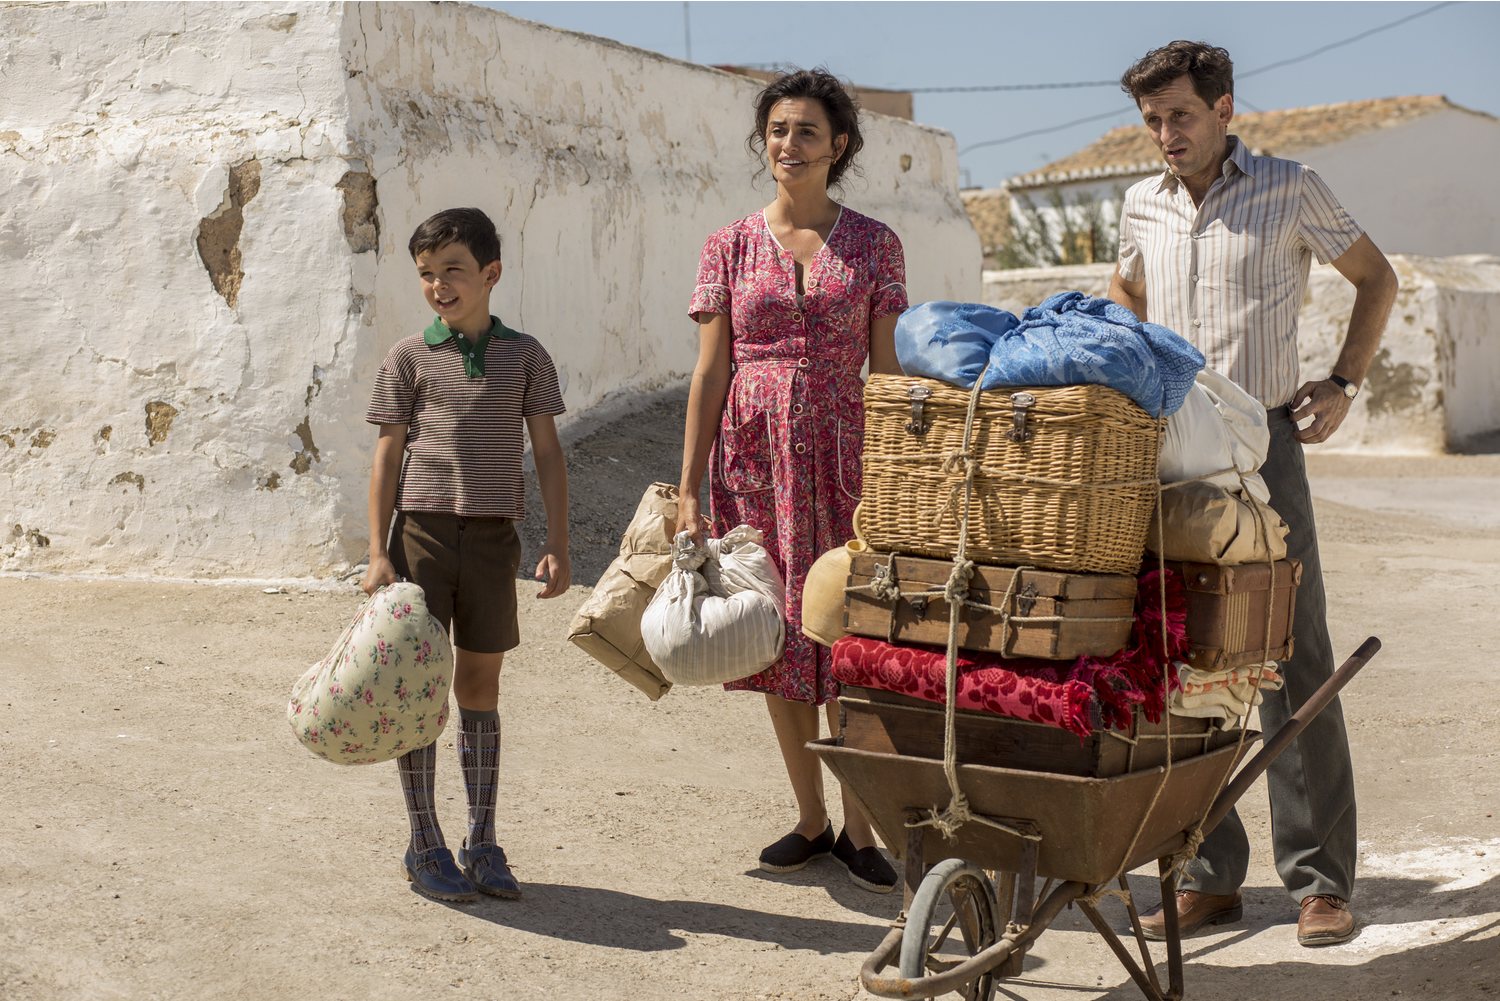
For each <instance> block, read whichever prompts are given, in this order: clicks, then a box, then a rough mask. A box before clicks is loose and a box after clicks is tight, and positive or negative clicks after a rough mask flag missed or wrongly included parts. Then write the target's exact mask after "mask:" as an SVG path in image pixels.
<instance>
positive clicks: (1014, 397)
mask: <svg viewBox="0 0 1500 1001" xmlns="http://www.w3.org/2000/svg"><path fill="white" fill-rule="evenodd" d="M1010 405H1011V415H1010V417H1011V423H1012V426H1011V429H1010V430H1009V431H1007V432H1005V437H1007V438H1009V439H1010V440H1011V441H1030V440H1031V436H1032V434H1033V433H1034V432H1033V431H1032V430H1031V429H1030V428H1028V427H1027V426H1026V415H1027V413H1028V412H1029V411H1030V410H1031V408H1032V407H1034V406H1036V397H1035V396H1032V395H1031V394H1030V393H1011V394H1010Z"/></svg>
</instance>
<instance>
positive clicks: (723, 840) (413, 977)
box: [0, 400, 1500, 1001]
mask: <svg viewBox="0 0 1500 1001" xmlns="http://www.w3.org/2000/svg"><path fill="white" fill-rule="evenodd" d="M679 413H680V404H674V403H673V402H672V401H671V400H668V401H665V402H664V403H663V404H662V405H661V406H659V407H657V408H655V409H654V410H652V411H648V415H647V416H648V417H649V418H650V419H642V418H641V417H639V415H637V416H636V417H633V418H632V419H631V421H630V422H629V423H628V424H617V425H611V426H609V427H606V428H603V429H599V431H598V432H597V433H596V434H594V435H593V436H592V437H590V438H587V439H585V440H583V441H579V442H576V443H575V445H574V447H573V449H572V460H571V461H572V464H573V479H574V485H575V486H574V494H575V505H574V509H575V522H577V524H578V527H577V528H576V529H575V537H576V539H577V542H578V553H577V555H576V557H575V559H576V563H577V566H578V571H579V572H578V578H579V579H582V580H589V581H591V580H593V578H594V577H595V576H596V575H597V573H598V571H599V569H600V568H602V566H603V564H604V562H607V558H608V556H609V550H610V549H611V548H612V547H613V544H614V539H615V538H616V537H617V533H618V531H619V529H620V528H621V527H622V526H623V522H624V521H625V520H626V518H627V517H628V515H629V512H630V509H631V508H632V507H633V505H634V500H635V498H636V497H638V496H639V493H640V490H641V488H642V487H643V486H644V484H645V483H646V482H648V481H649V480H651V479H660V478H664V477H665V478H671V477H672V473H673V470H675V468H676V463H677V459H676V455H675V454H674V449H676V448H679V447H680V444H679V443H680V438H676V437H675V435H677V434H678V431H677V430H676V426H675V424H674V421H675V420H676V419H677V418H676V415H677V414H679ZM1312 468H1313V472H1314V476H1315V488H1316V491H1317V493H1318V494H1319V496H1320V499H1321V498H1331V499H1330V500H1326V501H1322V502H1321V503H1320V506H1319V511H1318V516H1319V519H1320V526H1321V528H1322V534H1323V539H1324V561H1325V564H1326V565H1327V567H1328V586H1329V591H1330V594H1331V596H1332V613H1331V614H1332V627H1333V633H1334V639H1335V645H1336V647H1337V649H1338V650H1340V651H1341V652H1347V651H1349V650H1352V649H1353V647H1354V646H1355V645H1356V644H1357V643H1358V641H1359V640H1360V639H1362V638H1363V637H1364V636H1365V635H1367V634H1370V633H1375V634H1378V635H1380V636H1381V637H1382V639H1383V640H1384V642H1385V650H1384V652H1383V653H1382V654H1381V655H1380V656H1379V657H1378V658H1377V659H1376V660H1375V661H1374V662H1373V663H1372V664H1371V665H1370V667H1369V668H1368V669H1367V670H1366V672H1365V673H1364V674H1363V675H1362V676H1361V677H1360V678H1359V679H1358V680H1357V681H1356V683H1355V685H1354V686H1353V688H1352V689H1351V690H1350V691H1349V693H1348V694H1347V696H1346V698H1345V712H1346V714H1347V716H1348V718H1349V721H1350V728H1351V734H1352V739H1353V742H1354V753H1355V759H1356V765H1357V768H1358V781H1359V796H1360V806H1361V834H1362V870H1361V871H1362V880H1361V883H1360V887H1359V896H1358V899H1357V904H1358V908H1359V912H1360V914H1361V917H1362V919H1363V921H1364V929H1363V932H1362V934H1361V936H1360V937H1359V938H1358V939H1356V940H1355V941H1354V942H1353V943H1351V944H1349V945H1347V946H1345V947H1342V948H1339V949H1333V950H1322V951H1318V952H1313V951H1310V950H1305V949H1301V948H1299V947H1298V946H1297V945H1296V942H1295V934H1294V926H1293V924H1292V923H1291V922H1292V921H1293V920H1294V915H1295V912H1294V910H1293V909H1292V906H1291V904H1290V903H1289V902H1288V901H1287V900H1286V899H1285V898H1284V896H1283V895H1282V893H1281V891H1280V889H1279V884H1278V883H1277V882H1276V879H1275V875H1274V872H1273V870H1272V868H1271V865H1270V859H1269V856H1268V852H1266V851H1263V852H1261V854H1260V855H1258V856H1257V858H1256V860H1255V862H1254V864H1253V866H1252V869H1251V874H1250V882H1249V885H1248V886H1247V892H1246V897H1247V906H1246V920H1245V921H1244V922H1243V923H1242V924H1240V925H1237V926H1233V927H1231V928H1230V929H1228V930H1225V931H1222V932H1220V933H1219V934H1216V935H1212V936H1206V937H1202V938H1195V939H1193V940H1191V942H1190V944H1189V948H1188V957H1189V969H1188V989H1189V996H1190V997H1192V998H1194V999H1200V1001H1230V999H1232V1001H1246V999H1278V998H1293V997H1296V998H1303V997H1306V998H1334V999H1364V998H1385V997H1393V996H1399V997H1413V996H1416V997H1430V998H1434V999H1438V998H1441V999H1445V1001H1448V999H1452V1001H1458V999H1463V1001H1468V999H1482V998H1492V997H1497V996H1500V878H1497V877H1500V821H1497V819H1496V817H1495V812H1496V810H1497V808H1500V796H1497V790H1500V780H1497V777H1496V776H1497V774H1500V752H1497V750H1496V749H1495V748H1496V741H1495V737H1496V735H1497V734H1500V710H1497V708H1496V698H1495V695H1496V693H1497V692H1500V681H1497V680H1496V677H1497V676H1496V673H1495V667H1494V665H1495V663H1496V661H1497V660H1500V598H1497V595H1496V585H1497V584H1500V517H1497V516H1496V515H1495V511H1496V510H1500V508H1497V507H1496V506H1495V504H1494V500H1493V498H1494V497H1495V496H1496V495H1497V494H1500V457H1496V456H1473V457H1452V458H1445V459H1435V460H1397V459H1391V460H1370V459H1352V458H1341V457H1336V456H1328V457H1316V458H1315V459H1314V460H1313V462H1312ZM1464 498H1468V500H1467V501H1465V500H1464ZM287 592H288V593H283V594H265V593H263V592H262V590H261V588H260V587H247V586H227V585H212V584H159V583H157V584H153V583H149V582H80V581H51V580H37V579H29V580H27V579H17V578H5V579H0V608H4V609H5V610H6V612H7V615H6V618H7V628H6V629H5V631H4V636H5V640H4V642H3V644H0V679H3V694H0V755H3V760H4V766H3V768H0V776H3V793H4V799H3V801H4V806H3V808H0V838H3V843H4V844H5V846H6V848H7V851H5V852H4V854H3V857H0V998H4V999H6V1001H54V999H56V1001H62V999H67V1001H73V999H96V998H97V999H105V998H129V999H147V998H150V999H172V1001H177V999H181V1001H198V999H204V998H215V999H222V1001H259V999H280V998H289V997H294V996H295V997H316V998H320V999H338V998H350V999H355V998H358V999H384V998H404V997H424V998H425V997H454V998H501V997H505V998H510V997H534V998H546V999H615V998H619V999H626V998H629V999H638V998H646V999H656V998H661V999H724V1001H730V999H733V1001H739V999H745V1001H749V999H768V998H778V999H796V1001H820V999H849V998H855V997H859V996H860V992H859V989H858V984H857V971H858V968H859V964H860V963H861V962H862V960H863V958H864V955H865V954H866V953H867V952H868V951H869V950H870V949H871V948H873V947H874V945H875V944H876V942H877V941H878V940H879V939H880V937H881V935H882V934H883V926H884V924H885V923H886V922H888V921H889V920H890V919H891V918H892V917H893V916H894V914H895V912H896V910H897V908H898V906H899V900H898V899H896V898H894V897H876V896H872V895H869V894H866V893H864V892H862V891H860V890H858V889H856V888H855V887H853V886H852V885H851V884H849V883H848V882H847V881H846V879H845V878H844V876H843V874H842V871H841V870H837V869H836V868H835V867H834V866H832V865H831V864H826V863H824V864H820V865H815V866H813V867H811V868H809V869H808V870H805V871H804V872H802V873H799V874H796V875H794V876H792V877H788V878H778V879H772V878H767V877H764V876H762V875H760V874H759V873H757V872H755V871H754V868H753V865H754V857H755V854H756V852H757V851H758V849H759V848H760V846H761V845H763V844H766V843H768V842H769V841H771V840H773V839H774V838H775V837H777V836H779V835H780V834H781V833H783V831H784V829H785V828H786V826H787V824H788V817H789V810H790V804H789V793H788V792H787V790H786V788H785V783H784V780H783V779H782V777H781V776H780V774H779V767H780V766H779V762H778V759H777V757H776V755H775V751H774V748H773V746H772V739H771V733H770V728H769V726H768V725H767V723H766V720H765V718H764V710H763V709H762V708H761V705H760V704H759V702H758V700H757V699H756V698H755V697H753V696H730V695H726V694H724V693H721V692H717V691H687V690H677V691H674V692H673V693H671V694H670V695H669V696H668V697H667V698H666V699H665V700H663V701H662V702H660V703H657V704H652V703H649V702H648V701H647V700H646V699H645V698H644V697H642V696H640V695H639V694H638V693H636V692H635V691H634V689H631V688H629V687H628V686H626V685H625V684H623V683H622V682H620V681H618V680H617V679H615V678H614V677H613V676H612V675H610V674H609V673H608V672H607V671H605V670H604V669H603V668H601V667H599V666H598V665H597V664H594V663H593V662H591V661H589V660H588V659H587V658H585V657H584V656H583V655H582V654H581V653H579V652H578V651H576V650H574V649H573V648H571V647H570V646H569V645H567V644H566V643H565V642H564V641H563V639H562V637H563V635H564V631H565V626H566V623H567V620H568V618H569V617H570V616H571V614H572V612H573V610H574V609H575V608H576V606H577V604H578V603H579V602H580V601H581V600H582V598H583V596H584V594H585V593H586V591H585V589H584V588H582V587H578V588H575V589H574V593H572V594H570V595H568V596H566V597H564V598H562V599H559V600H557V601H553V602H546V603H542V602H535V601H523V611H522V614H523V630H524V633H525V635H526V637H527V638H528V639H527V642H526V644H525V645H524V646H523V647H522V649H521V650H520V651H518V652H517V653H516V654H514V655H512V657H511V658H510V661H509V663H508V664H507V667H506V671H505V680H504V694H503V713H504V721H505V722H504V727H505V736H504V756H503V760H502V770H503V776H504V777H503V789H502V806H501V838H502V841H503V843H504V844H505V845H506V848H507V850H508V851H509V853H510V855H511V857H512V859H513V860H514V861H515V863H516V865H517V871H518V874H519V876H520V878H521V879H522V880H523V882H524V883H525V884H526V892H527V897H526V899H525V900H523V901H521V902H514V903H513V902H504V901H493V900H486V901H484V902H481V903H479V904H477V905H462V906H461V905H453V906H448V905H443V904H438V903H434V902H431V901H427V900H424V899H423V898H420V897H418V896H416V895H415V894H414V893H412V892H411V891H410V890H409V888H408V887H407V885H406V883H405V882H404V881H403V880H402V878H401V877H400V874H399V871H398V862H397V859H398V857H399V855H400V852H401V850H402V848H403V846H404V843H405V838H406V832H405V825H404V819H403V817H402V814H401V809H400V799H399V794H398V792H397V786H396V779H395V773H394V768H393V767H391V766H376V767H370V768H350V769H341V768H338V767H336V766H333V765H329V764H327V763H325V762H322V761H318V760H315V759H314V758H312V757H311V756H310V755H308V754H307V753H306V752H305V751H303V750H302V749H301V748H300V747H299V746H297V745H296V744H295V743H294V742H293V741H292V740H291V739H290V737H289V735H288V732H287V728H286V725H285V723H284V721H283V715H282V713H283V706H284V700H285V697H286V692H287V690H288V688H289V686H290V684H291V681H292V680H293V678H294V677H295V676H296V675H297V674H299V673H300V672H301V671H302V670H303V669H304V667H305V666H306V664H308V663H309V662H311V661H313V660H314V659H316V658H317V657H318V656H320V655H321V654H322V652H323V650H324V648H325V647H326V646H327V645H328V644H329V643H330V642H332V640H333V638H334V636H335V635H336V634H337V632H338V630H339V627H340V626H341V624H342V620H343V619H344V617H345V616H346V615H348V614H349V613H350V612H351V611H352V610H353V609H354V607H355V606H356V604H357V601H356V596H355V595H354V593H353V592H352V589H350V588H347V586H346V587H344V588H338V587H334V586H322V587H302V586H298V585H292V586H289V587H288V588H287ZM439 795H440V812H441V815H442V818H443V820H444V822H445V826H446V828H447V830H448V831H449V833H450V835H452V836H454V837H456V836H457V832H458V831H459V830H460V823H461V817H462V811H463V792H462V789H461V787H460V782H459V777H458V769H457V767H456V755H455V752H454V751H453V747H452V736H451V733H450V734H447V735H445V737H444V739H443V741H442V753H441V757H440V759H439ZM1243 812H1244V813H1245V815H1246V821H1247V825H1248V826H1249V828H1250V830H1251V832H1252V837H1256V838H1259V839H1260V840H1259V843H1260V844H1262V845H1264V844H1265V827H1266V820H1267V810H1266V804H1265V797H1264V792H1263V789H1261V788H1256V789H1252V790H1251V793H1250V795H1249V796H1248V797H1247V799H1246V800H1245V801H1244V811H1243ZM1138 885H1140V886H1141V887H1144V886H1145V885H1146V880H1145V879H1141V880H1140V881H1139V884H1138ZM1082 929H1083V924H1082V922H1081V920H1080V919H1079V918H1078V917H1077V916H1076V915H1073V914H1070V915H1065V916H1064V920H1063V921H1062V922H1061V923H1060V924H1059V925H1058V926H1057V928H1056V929H1055V930H1053V931H1049V932H1048V933H1047V934H1046V935H1045V936H1043V938H1042V939H1041V941H1040V943H1039V945H1038V948H1037V950H1036V952H1035V953H1034V955H1033V956H1032V957H1031V958H1030V959H1029V960H1028V963H1027V969H1026V975H1025V978H1024V979H1023V981H1021V982H1019V983H1016V984H1008V985H1006V987H1005V988H1003V989H1002V991H1001V992H1000V993H998V994H997V997H1003V998H1004V997H1008V998H1015V997H1024V998H1028V999H1037V1001H1053V999H1064V998H1066V999H1071V1001H1085V999H1095V998H1109V999H1125V998H1132V997H1138V996H1139V995H1138V994H1136V993H1135V988H1134V987H1133V986H1132V985H1131V984H1130V983H1129V982H1128V980H1127V979H1126V977H1125V975H1124V973H1123V972H1122V971H1120V970H1119V969H1118V967H1116V966H1114V965H1113V960H1112V958H1111V957H1110V956H1109V955H1108V953H1107V952H1106V951H1105V949H1104V947H1103V946H1102V944H1100V943H1099V942H1098V941H1097V940H1095V939H1094V938H1092V937H1091V936H1090V935H1088V934H1086V933H1085V932H1084V931H1083V930H1082ZM1007 992H1009V993H1007Z"/></svg>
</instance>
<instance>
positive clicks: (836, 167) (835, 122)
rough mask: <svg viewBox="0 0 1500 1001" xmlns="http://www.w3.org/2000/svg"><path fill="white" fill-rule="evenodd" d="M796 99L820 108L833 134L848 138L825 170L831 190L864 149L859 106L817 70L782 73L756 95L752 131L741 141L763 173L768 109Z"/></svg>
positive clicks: (830, 76)
mask: <svg viewBox="0 0 1500 1001" xmlns="http://www.w3.org/2000/svg"><path fill="white" fill-rule="evenodd" d="M799 97H800V98H807V99H811V100H814V101H817V102H818V103H819V104H821V105H822V106H823V113H824V114H825V115H827V116H828V124H829V126H830V127H831V128H832V129H833V134H834V135H835V136H847V137H848V139H847V142H846V143H845V145H844V153H843V155H842V156H840V157H839V158H838V159H837V160H835V161H833V163H831V164H829V166H828V186H829V187H832V186H833V185H835V184H837V183H838V182H839V179H840V178H841V177H843V176H844V173H845V172H846V171H848V170H849V169H850V168H851V167H853V166H854V157H855V154H857V153H858V152H859V151H860V150H861V149H864V145H865V137H864V136H862V135H861V134H860V131H859V105H858V104H857V103H855V100H854V97H853V95H851V94H850V93H849V88H847V87H845V86H844V85H843V83H841V82H840V81H839V78H838V77H836V76H834V75H833V74H832V73H830V72H828V71H827V70H826V69H824V68H822V67H821V66H820V67H818V68H817V69H811V70H793V71H791V72H789V73H783V74H782V75H781V76H779V77H777V78H776V79H775V80H772V81H771V82H770V83H769V84H767V85H766V89H765V90H762V91H761V92H760V93H759V94H758V95H756V98H755V129H754V130H753V131H752V132H751V133H750V137H749V138H748V139H746V140H745V145H746V146H748V147H750V152H751V153H752V154H754V155H755V156H756V157H758V158H759V160H760V164H761V167H760V169H761V170H765V169H766V167H765V161H766V156H765V154H766V128H767V127H768V126H769V124H770V121H771V109H772V108H774V107H776V105H777V104H778V103H780V102H782V101H785V100H787V99H789V98H799ZM855 173H858V171H857V170H856V171H855ZM759 175H760V171H756V176H759Z"/></svg>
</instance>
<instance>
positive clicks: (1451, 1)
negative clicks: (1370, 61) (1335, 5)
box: [1235, 0, 1458, 80]
mask: <svg viewBox="0 0 1500 1001" xmlns="http://www.w3.org/2000/svg"><path fill="white" fill-rule="evenodd" d="M1457 2H1458V0H1446V2H1444V3H1435V4H1433V5H1432V6H1431V7H1424V8H1422V9H1421V10H1419V11H1417V12H1416V13H1415V14H1408V15H1406V16H1405V17H1403V18H1400V19H1399V20H1395V21H1392V22H1391V23H1389V24H1382V25H1380V26H1379V27H1376V28H1371V29H1370V30H1368V31H1361V32H1360V33H1359V34H1357V35H1350V36H1349V37H1348V38H1341V39H1339V40H1338V41H1337V42H1329V43H1328V44H1327V45H1324V46H1322V47H1321V48H1316V49H1313V50H1312V51H1311V52H1304V53H1302V55H1300V56H1293V57H1292V58H1290V59H1283V60H1281V62H1279V63H1271V64H1270V65H1269V66H1262V67H1260V68H1259V69H1253V70H1251V71H1250V72H1248V73H1236V74H1235V77H1236V78H1237V79H1241V80H1243V79H1244V78H1245V77H1247V76H1255V75H1256V74H1259V73H1269V72H1270V71H1271V70H1279V69H1281V67H1283V66H1290V65H1292V63H1300V62H1302V61H1303V60H1305V59H1311V58H1312V57H1313V56H1321V55H1322V54H1323V53H1325V52H1328V51H1330V50H1332V49H1337V48H1339V47H1340V46H1343V45H1351V44H1353V43H1354V42H1358V41H1360V40H1362V39H1365V38H1369V37H1370V36H1371V35H1375V34H1379V33H1380V32H1382V31H1389V30H1390V29H1391V28H1395V27H1397V26H1399V25H1403V24H1405V23H1406V22H1408V21H1415V20H1416V19H1417V18H1419V17H1426V16H1427V15H1428V14H1431V13H1433V12H1434V11H1439V10H1442V9H1443V8H1444V7H1452V6H1454V5H1455V4H1456V3H1457Z"/></svg>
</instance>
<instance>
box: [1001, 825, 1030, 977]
mask: <svg viewBox="0 0 1500 1001" xmlns="http://www.w3.org/2000/svg"><path fill="white" fill-rule="evenodd" d="M1036 860H1037V842H1035V841H1028V842H1026V844H1025V845H1024V846H1022V848H1021V867H1020V869H1019V870H1017V872H1016V876H1015V880H1014V883H1013V885H1014V886H1015V897H1014V903H1013V904H1012V909H1011V916H1010V924H1009V925H1007V929H1006V930H1007V931H1009V930H1010V929H1012V928H1015V929H1018V930H1019V929H1021V928H1025V927H1026V926H1028V925H1030V924H1031V922H1032V920H1033V919H1034V918H1035V916H1036V915H1035V914H1034V913H1033V912H1034V911H1035V910H1036ZM1025 962H1026V949H1025V948H1024V947H1022V948H1018V949H1016V951H1014V952H1012V953H1011V954H1010V956H1009V957H1007V958H1006V960H1005V962H1004V963H1003V964H1001V966H1000V969H999V971H998V972H999V974H1000V976H1002V977H1019V976H1020V975H1021V967H1022V965H1023V964H1025Z"/></svg>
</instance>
